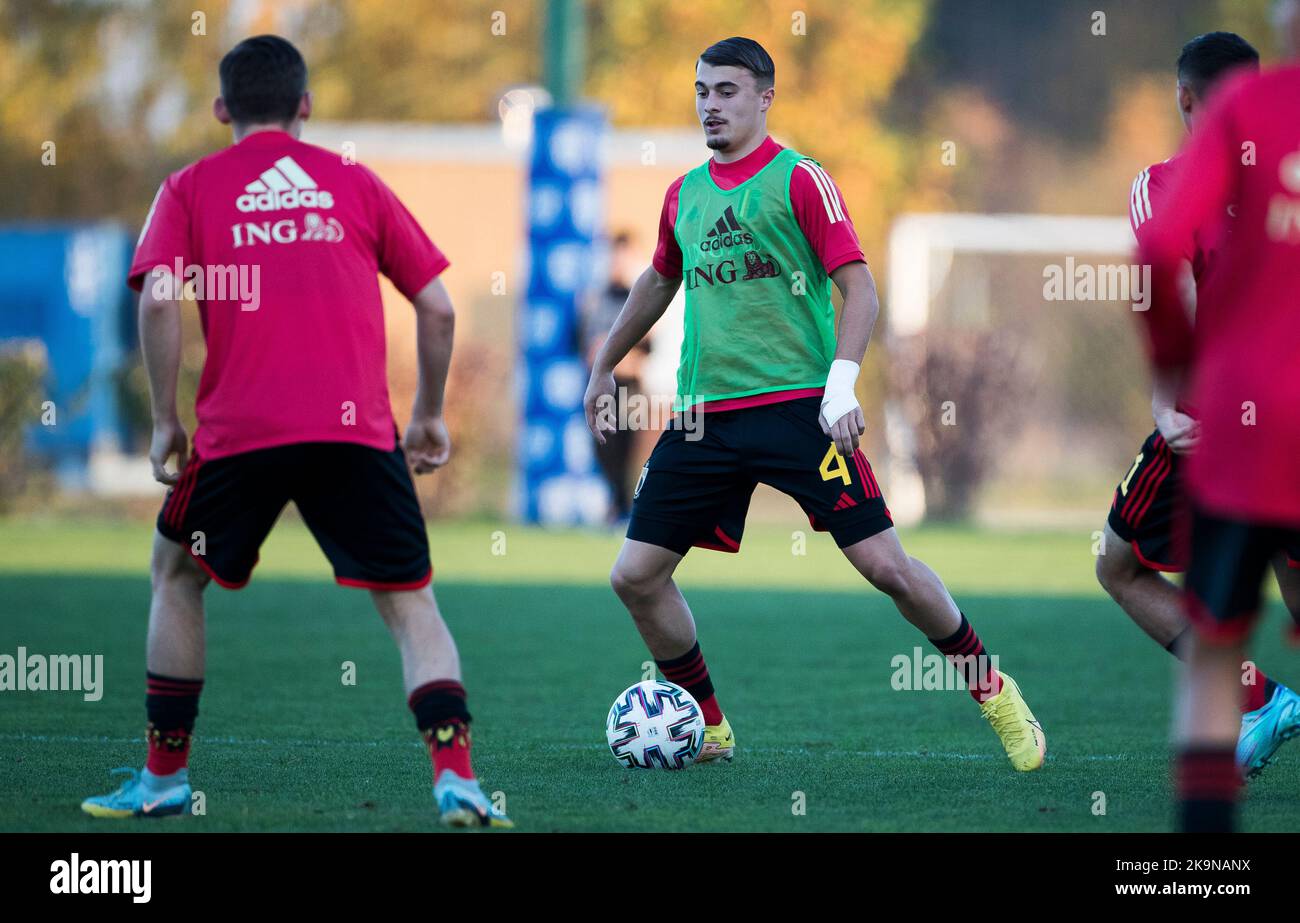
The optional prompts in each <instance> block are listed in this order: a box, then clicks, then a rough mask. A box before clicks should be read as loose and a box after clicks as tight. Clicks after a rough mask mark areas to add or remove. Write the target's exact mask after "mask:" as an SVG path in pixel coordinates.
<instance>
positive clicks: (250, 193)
mask: <svg viewBox="0 0 1300 923" xmlns="http://www.w3.org/2000/svg"><path fill="white" fill-rule="evenodd" d="M235 207H236V208H238V209H239V210H240V211H241V212H274V211H280V210H281V209H286V208H333V207H334V196H333V195H332V194H330V193H329V192H326V191H325V190H324V189H318V188H316V181H315V180H314V179H312V178H311V176H309V175H308V174H307V171H306V170H304V169H303V168H302V167H300V166H298V164H297V163H295V162H294V159H293V158H292V157H289V156H287V155H286V156H284V157H281V158H280V159H279V160H277V161H276V162H275V163H274V164H273V165H272V166H271V167H270V169H268V170H265V171H263V173H262V175H261V176H260V177H258V178H257V179H255V180H253V181H252V182H251V183H249V184H248V185H247V186H245V187H244V194H243V195H241V196H240V197H239V198H237V199H235Z"/></svg>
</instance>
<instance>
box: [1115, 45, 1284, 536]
mask: <svg viewBox="0 0 1300 923" xmlns="http://www.w3.org/2000/svg"><path fill="white" fill-rule="evenodd" d="M1171 201H1172V203H1173V207H1171V208H1170V209H1168V210H1166V211H1165V212H1163V213H1157V214H1156V215H1155V216H1154V217H1153V218H1152V219H1151V227H1150V228H1149V230H1148V232H1147V235H1146V237H1145V240H1144V241H1143V243H1142V246H1141V247H1140V252H1139V259H1140V260H1141V261H1142V262H1144V263H1149V264H1151V267H1152V304H1151V308H1150V310H1149V311H1147V312H1146V313H1145V314H1143V315H1142V317H1143V319H1144V320H1145V322H1146V325H1147V328H1148V333H1149V337H1150V345H1151V356H1152V361H1153V363H1154V364H1155V365H1156V366H1157V367H1158V368H1178V367H1188V368H1189V369H1190V372H1191V379H1190V382H1189V394H1190V399H1191V403H1192V404H1194V405H1195V406H1196V408H1197V410H1198V411H1199V414H1200V419H1201V426H1202V437H1201V445H1200V447H1199V448H1198V449H1197V451H1196V452H1194V453H1193V454H1192V455H1191V457H1190V458H1189V459H1188V465H1187V474H1188V476H1187V481H1186V483H1187V489H1188V491H1189V494H1190V495H1191V497H1192V499H1193V500H1194V501H1195V502H1196V503H1197V504H1198V505H1199V506H1201V507H1202V508H1203V509H1205V510H1207V511H1209V512H1211V513H1215V514H1218V515H1220V516H1226V517H1231V518H1237V519H1244V520H1249V521H1255V522H1260V523H1278V524H1283V525H1291V526H1300V67H1288V68H1284V69H1280V70H1274V71H1269V72H1266V73H1264V74H1261V75H1258V76H1255V75H1242V76H1239V77H1236V78H1233V79H1232V81H1231V83H1230V84H1229V85H1228V86H1226V87H1224V89H1223V91H1222V92H1221V93H1219V94H1216V96H1215V98H1214V99H1213V100H1212V101H1211V102H1210V107H1209V109H1208V110H1207V112H1206V114H1205V117H1204V119H1203V121H1202V124H1201V125H1200V126H1199V127H1198V128H1197V130H1196V132H1195V133H1194V135H1193V137H1192V139H1191V141H1190V143H1189V146H1188V149H1187V152H1186V161H1185V163H1184V165H1183V168H1182V169H1181V170H1180V171H1179V176H1178V178H1177V181H1176V184H1175V186H1174V190H1173V193H1172V197H1171ZM1231 203H1235V208H1234V209H1233V210H1234V212H1235V220H1233V221H1232V225H1231V233H1229V234H1227V235H1226V236H1225V238H1224V241H1223V244H1222V249H1221V250H1220V252H1219V253H1218V255H1217V257H1216V259H1215V266H1214V270H1213V272H1212V273H1211V274H1210V278H1209V279H1208V281H1207V283H1206V284H1205V286H1204V287H1203V288H1202V289H1201V291H1200V293H1199V299H1200V301H1199V303H1198V305H1197V311H1196V329H1195V333H1193V329H1192V325H1191V324H1190V322H1189V320H1188V318H1187V315H1186V312H1185V311H1184V309H1183V306H1182V304H1181V303H1180V299H1179V293H1178V280H1177V270H1178V263H1179V261H1180V260H1181V259H1182V256H1183V253H1182V250H1183V246H1184V242H1185V241H1186V240H1187V238H1188V236H1189V235H1190V234H1191V233H1192V232H1193V230H1194V229H1195V228H1198V227H1202V226H1204V225H1205V224H1206V222H1207V221H1209V220H1212V219H1213V218H1214V216H1216V215H1222V214H1223V213H1224V212H1225V211H1227V209H1228V206H1229V204H1231Z"/></svg>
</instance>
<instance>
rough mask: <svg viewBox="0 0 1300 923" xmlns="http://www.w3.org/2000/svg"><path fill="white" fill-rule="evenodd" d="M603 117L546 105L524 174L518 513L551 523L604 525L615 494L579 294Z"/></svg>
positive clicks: (591, 236) (598, 191)
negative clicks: (603, 451) (598, 422)
mask: <svg viewBox="0 0 1300 923" xmlns="http://www.w3.org/2000/svg"><path fill="white" fill-rule="evenodd" d="M605 131H606V121H605V116H604V113H603V112H602V111H601V110H599V109H595V108H587V107H579V108H572V109H544V110H541V111H539V112H538V113H537V114H536V116H535V119H534V128H533V148H532V153H531V158H530V164H529V172H528V260H529V268H528V289H527V294H526V297H525V300H524V302H523V304H522V306H521V309H520V316H519V323H518V331H519V332H518V348H519V363H518V374H519V387H520V391H521V393H520V395H519V397H520V400H519V407H520V413H521V416H522V419H521V426H520V430H519V432H520V437H519V446H518V452H517V455H516V458H517V462H516V464H517V477H516V490H517V494H516V498H515V509H516V513H517V515H518V516H519V517H520V518H522V519H523V520H524V521H525V522H531V523H540V524H546V525H578V524H594V523H598V522H601V521H603V519H604V517H605V514H606V510H607V508H608V504H609V492H608V489H607V488H606V486H605V483H604V481H603V480H602V479H601V477H600V476H599V474H598V472H597V465H596V459H595V451H594V444H593V441H592V438H591V434H590V433H589V432H588V431H587V425H586V422H585V420H584V419H583V412H582V396H583V393H584V391H585V390H586V386H587V374H588V369H587V364H586V360H585V357H584V356H583V355H582V353H581V347H580V340H581V337H580V333H579V330H580V324H579V308H580V304H579V299H581V298H582V297H583V296H584V295H585V293H587V292H588V291H589V290H590V289H591V287H592V286H593V285H594V284H595V283H597V282H598V281H599V280H597V279H594V278H593V267H594V266H595V265H596V263H597V260H596V250H597V243H598V240H599V238H600V236H601V232H602V228H603V221H604V206H603V193H602V177H601V154H600V152H601V145H602V139H603V137H604V134H605Z"/></svg>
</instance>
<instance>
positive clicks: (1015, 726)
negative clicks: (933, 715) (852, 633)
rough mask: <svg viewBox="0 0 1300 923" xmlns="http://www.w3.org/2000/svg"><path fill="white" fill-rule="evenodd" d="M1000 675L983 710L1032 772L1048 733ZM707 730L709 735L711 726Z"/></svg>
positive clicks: (1015, 760) (1022, 768)
mask: <svg viewBox="0 0 1300 923" xmlns="http://www.w3.org/2000/svg"><path fill="white" fill-rule="evenodd" d="M998 676H1000V677H1001V678H1002V691H1001V692H999V693H998V694H997V695H995V696H994V697H993V698H991V699H988V700H987V701H985V702H981V703H980V712H981V713H982V714H983V715H984V717H985V718H987V719H988V722H989V724H991V725H993V730H995V731H997V734H998V737H999V738H1000V739H1001V741H1002V747H1003V749H1004V750H1006V751H1007V757H1008V758H1009V759H1010V760H1011V765H1012V766H1014V767H1015V768H1016V770H1017V771H1018V772H1032V771H1033V770H1035V769H1037V768H1039V767H1040V766H1042V765H1043V757H1045V756H1046V755H1047V735H1045V734H1044V733H1043V727H1042V725H1040V724H1039V723H1038V719H1036V718H1035V717H1034V713H1033V712H1031V711H1030V710H1029V706H1028V705H1026V704H1025V698H1024V696H1022V695H1021V694H1020V687H1019V686H1017V685H1016V681H1015V680H1014V679H1012V678H1011V677H1010V676H1007V674H1005V673H1003V672H1001V671H998ZM705 733H706V735H707V733H708V729H707V728H706V729H705ZM706 739H707V737H706Z"/></svg>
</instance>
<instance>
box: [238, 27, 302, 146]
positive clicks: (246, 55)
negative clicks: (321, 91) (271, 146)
mask: <svg viewBox="0 0 1300 923" xmlns="http://www.w3.org/2000/svg"><path fill="white" fill-rule="evenodd" d="M220 73H221V98H222V99H224V100H225V101H226V109H227V110H229V112H230V117H231V119H233V120H234V121H235V122H238V123H240V124H242V125H262V124H269V123H271V122H279V123H280V124H282V125H287V124H289V123H290V122H292V121H293V119H294V116H296V115H297V114H298V102H299V100H301V99H302V94H304V93H306V92H307V62H306V61H304V60H303V59H302V55H300V54H299V53H298V49H297V48H294V47H293V45H291V44H290V43H289V42H287V41H285V40H284V39H282V38H280V36H278V35H256V36H254V37H252V38H246V39H244V40H243V41H242V42H240V43H239V44H238V45H236V46H235V47H234V48H232V49H230V50H229V51H228V52H226V56H225V57H224V58H222V59H221V68H220Z"/></svg>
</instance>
